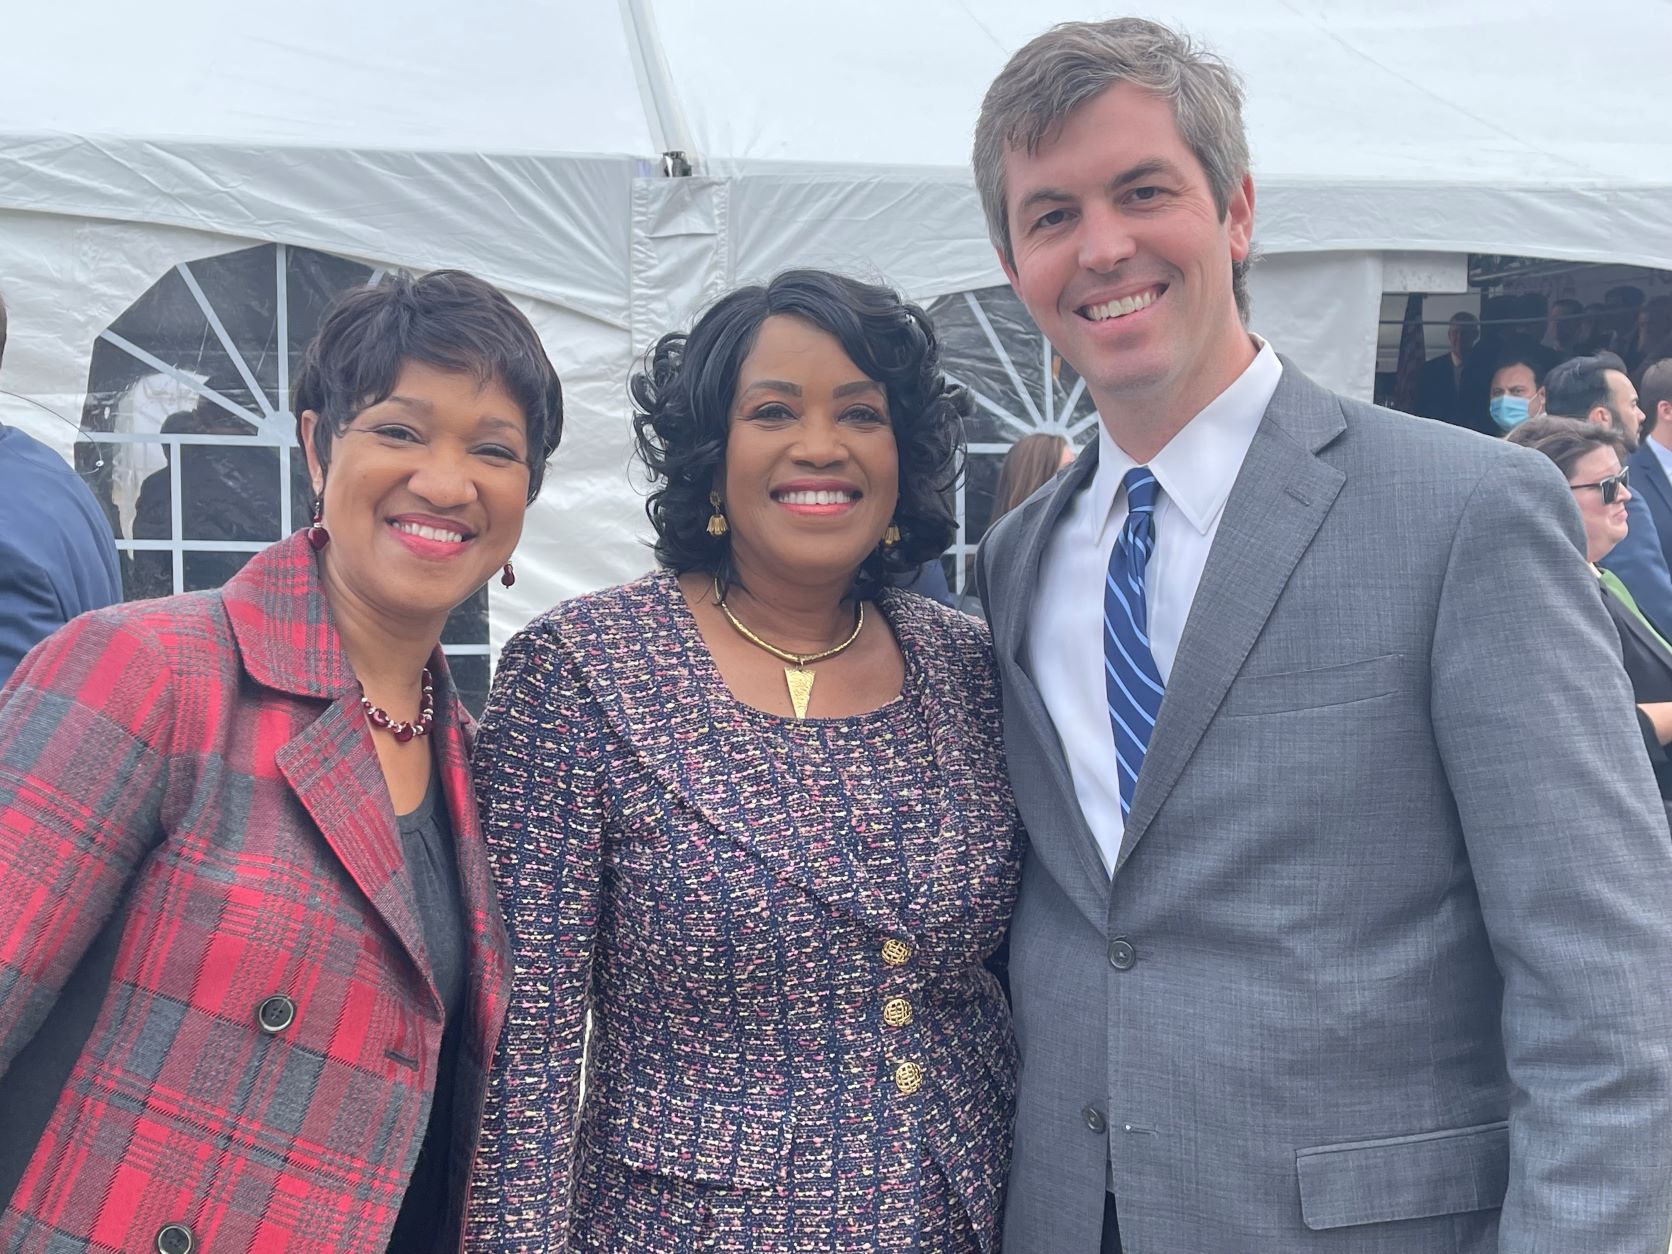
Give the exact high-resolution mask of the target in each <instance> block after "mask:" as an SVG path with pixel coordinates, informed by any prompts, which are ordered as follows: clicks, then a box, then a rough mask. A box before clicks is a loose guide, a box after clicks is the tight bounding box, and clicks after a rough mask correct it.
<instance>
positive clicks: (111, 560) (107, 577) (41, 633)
mask: <svg viewBox="0 0 1672 1254" xmlns="http://www.w3.org/2000/svg"><path fill="white" fill-rule="evenodd" d="M5 353H6V305H5V301H4V299H0V360H3V359H4V357H5ZM121 599H122V582H121V578H120V577H119V575H118V574H117V568H116V545H115V544H114V543H113V542H112V540H111V537H110V530H109V527H108V526H107V524H106V523H105V517H104V514H103V512H102V511H101V510H100V509H99V506H98V503H97V502H96V501H94V499H93V494H92V493H91V492H90V491H88V489H87V485H86V484H84V483H83V482H82V481H81V480H80V479H79V478H78V477H77V476H76V473H75V471H74V470H72V469H71V468H70V466H69V464H68V463H67V462H66V461H65V460H64V459H63V458H62V457H60V456H58V454H57V453H54V452H53V451H52V450H51V449H50V448H48V447H47V446H46V445H44V444H42V443H41V442H40V441H39V440H36V439H33V438H31V437H30V436H27V435H25V434H24V433H23V432H21V431H19V430H17V429H16V428H13V427H8V426H6V425H5V424H4V423H0V684H3V683H5V681H6V680H8V679H10V678H11V674H12V671H13V670H15V669H16V668H17V664H18V662H20V661H21V660H22V659H23V655H24V654H25V653H27V652H29V650H30V649H31V648H33V647H34V645H35V643H36V642H37V641H39V640H41V639H43V638H45V637H46V636H48V635H50V634H51V633H52V632H54V631H56V630H57V629H58V628H60V627H62V626H63V625H64V624H65V623H67V622H69V621H70V619H72V618H74V617H75V616H76V615H77V614H82V613H85V612H86V611H88V610H96V609H98V608H100V607H101V606H105V605H110V604H112V603H114V602H116V601H120V600H121Z"/></svg>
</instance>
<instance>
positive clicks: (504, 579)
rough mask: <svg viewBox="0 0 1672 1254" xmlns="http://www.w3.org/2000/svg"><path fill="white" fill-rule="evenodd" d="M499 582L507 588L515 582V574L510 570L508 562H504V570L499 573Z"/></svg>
mask: <svg viewBox="0 0 1672 1254" xmlns="http://www.w3.org/2000/svg"><path fill="white" fill-rule="evenodd" d="M499 582H500V583H502V584H504V585H505V586H506V587H507V588H509V587H510V586H511V585H512V584H514V583H516V582H517V572H516V571H514V570H512V569H511V563H510V562H506V563H505V569H504V570H503V571H501V572H500V575H499Z"/></svg>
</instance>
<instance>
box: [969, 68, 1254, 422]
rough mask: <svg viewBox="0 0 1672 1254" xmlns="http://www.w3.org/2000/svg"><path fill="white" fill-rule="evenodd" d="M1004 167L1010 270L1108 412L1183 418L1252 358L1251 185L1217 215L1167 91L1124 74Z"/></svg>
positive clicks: (1013, 152) (1246, 182)
mask: <svg viewBox="0 0 1672 1254" xmlns="http://www.w3.org/2000/svg"><path fill="white" fill-rule="evenodd" d="M1005 179H1006V207H1007V209H1008V212H1009V222H1010V232H1011V247H1012V251H1013V253H1014V261H1013V262H1007V263H1006V264H1005V273H1006V274H1007V275H1008V276H1009V278H1010V282H1011V285H1012V286H1013V287H1014V288H1015V289H1016V293H1017V295H1019V296H1020V297H1021V298H1022V303H1023V304H1025V305H1026V306H1027V308H1028V312H1029V313H1031V314H1032V315H1033V319H1034V321H1035V322H1036V323H1038V325H1039V328H1040V330H1042V331H1043V332H1044V333H1045V335H1046V338H1048V339H1049V340H1050V341H1051V343H1052V344H1053V345H1054V346H1055V347H1056V349H1057V351H1058V352H1060V353H1061V354H1062V355H1063V356H1064V357H1065V358H1067V359H1068V361H1069V363H1070V364H1072V365H1073V366H1074V368H1075V369H1076V370H1077V371H1079V373H1080V374H1081V375H1082V376H1084V378H1085V380H1086V386H1087V388H1088V390H1089V391H1090V392H1091V395H1092V399H1093V400H1094V401H1096V403H1097V407H1098V410H1099V412H1100V413H1101V414H1102V415H1103V416H1104V418H1105V420H1108V419H1109V417H1110V416H1111V415H1112V414H1117V413H1119V412H1120V411H1121V409H1122V408H1123V406H1124V405H1131V404H1138V405H1145V406H1149V407H1152V408H1162V407H1165V408H1167V409H1169V410H1172V411H1173V412H1175V413H1177V414H1180V415H1181V416H1182V417H1183V418H1188V417H1190V416H1192V415H1194V414H1195V413H1196V412H1197V411H1198V410H1200V409H1201V408H1202V406H1203V405H1205V404H1206V403H1207V402H1208V401H1209V400H1212V399H1213V398H1214V397H1215V396H1217V395H1218V394H1219V393H1220V392H1222V391H1223V390H1224V389H1225V388H1226V387H1227V386H1228V385H1229V384H1230V383H1231V381H1232V380H1234V379H1235V378H1236V376H1237V375H1238V374H1239V373H1240V372H1241V370H1242V369H1243V367H1244V366H1246V365H1247V363H1248V361H1249V360H1250V359H1251V357H1252V355H1253V350H1252V348H1251V346H1250V344H1249V340H1248V335H1247V332H1246V331H1244V330H1243V327H1242V322H1241V319H1240V318H1239V317H1238V316H1237V308H1236V300H1235V296H1234V295H1233V292H1232V286H1231V265H1232V263H1233V262H1234V261H1241V260H1243V259H1245V258H1246V257H1247V256H1248V250H1249V241H1250V237H1251V235H1252V231H1253V223H1254V185H1253V182H1252V181H1251V180H1250V179H1249V178H1247V177H1246V176H1245V177H1244V178H1243V180H1242V183H1241V184H1240V185H1239V186H1238V187H1237V188H1236V189H1235V191H1234V192H1233V193H1232V195H1231V199H1230V203H1229V205H1228V208H1227V212H1226V214H1225V215H1224V217H1223V218H1222V217H1221V215H1220V214H1219V211H1218V209H1217V207H1216V206H1215V204H1214V200H1213V194H1212V192H1211V191H1210V190H1209V187H1208V180H1207V175H1206V174H1205V173H1204V172H1203V170H1202V166H1201V163H1200V162H1199V161H1198V160H1197V159H1196V156H1195V154H1194V153H1192V152H1191V150H1190V148H1189V147H1188V146H1187V145H1186V144H1185V142H1184V139H1183V138H1182V137H1181V136H1180V135H1179V131H1178V126H1177V125H1176V123H1175V122H1174V120H1173V111H1172V107H1171V106H1170V105H1169V104H1168V103H1167V101H1166V100H1164V99H1163V98H1162V97H1160V96H1157V95H1155V94H1154V93H1153V92H1150V91H1148V90H1146V89H1144V88H1141V87H1136V86H1134V85H1132V84H1131V83H1117V84H1116V85H1115V86H1113V87H1111V88H1109V89H1108V90H1107V91H1105V92H1104V93H1103V94H1102V95H1100V96H1098V97H1096V98H1095V99H1093V100H1092V101H1091V102H1090V103H1088V104H1085V105H1082V106H1081V107H1080V108H1079V109H1077V110H1076V111H1075V112H1073V113H1071V114H1070V115H1069V116H1068V118H1067V119H1066V120H1065V121H1064V122H1063V124H1062V125H1061V126H1060V127H1059V128H1058V129H1057V131H1056V132H1054V133H1053V134H1052V135H1050V136H1049V137H1048V138H1047V139H1046V141H1045V142H1044V143H1043V144H1041V145H1040V147H1039V149H1038V150H1037V151H1036V152H1034V153H1032V154H1029V153H1027V152H1026V151H1024V150H1020V149H1016V148H1011V149H1009V150H1008V151H1007V153H1006V155H1005ZM1001 260H1003V258H1001Z"/></svg>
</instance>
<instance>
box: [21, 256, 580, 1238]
mask: <svg viewBox="0 0 1672 1254" xmlns="http://www.w3.org/2000/svg"><path fill="white" fill-rule="evenodd" d="M295 396H296V408H297V409H298V410H299V411H300V414H301V417H300V422H299V427H300V434H301V437H302V445H303V448H304V449H305V450H306V453H307V459H308V467H309V470H310V471H311V472H312V477H313V483H314V490H315V494H316V501H320V502H322V503H321V504H316V508H315V518H314V526H313V527H312V528H310V529H309V530H308V531H307V532H306V533H305V534H304V533H298V534H296V535H294V536H291V537H290V538H289V539H288V540H283V541H281V542H279V543H278V544H276V545H273V546H272V547H271V548H269V549H267V550H266V551H265V552H263V553H260V554H257V555H256V556H255V557H254V558H253V559H252V560H251V561H250V562H249V563H248V564H247V565H246V566H245V567H244V568H243V569H242V570H241V571H239V573H238V574H237V575H235V576H234V577H233V578H232V579H231V580H230V581H229V582H228V583H227V585H226V586H225V587H224V588H219V589H216V590H214V591H210V592H198V593H189V594H187V595H184V596H177V597H169V598H166V599H162V600H156V601H141V602H135V603H132V604H129V605H125V606H117V607H115V608H112V609H108V610H101V611H98V612H97V613H94V614H89V615H85V616H83V617H81V618H78V619H76V620H75V621H73V622H72V623H70V624H69V625H68V626H67V627H65V628H64V629H63V630H61V631H60V632H59V633H58V634H56V635H54V636H52V637H50V638H49V639H47V640H46V641H45V642H43V643H42V644H41V645H39V646H38V647H37V648H36V649H35V650H34V651H33V652H32V653H31V654H30V655H29V656H28V657H27V658H25V660H24V662H23V665H22V666H21V667H20V668H19V670H18V671H17V673H16V674H15V675H14V676H13V678H12V681H11V683H10V685H9V686H8V687H7V688H6V689H5V691H4V692H3V693H0V1133H3V1135H0V1250H5V1251H7V1252H8V1254H78V1252H85V1254H115V1252H117V1251H121V1252H123V1254H131V1252H134V1251H153V1250H154V1251H158V1252H159V1254H193V1252H194V1251H211V1252H224V1254H243V1252H244V1251H265V1250H287V1251H296V1252H299V1254H301V1252H307V1254H344V1252H345V1251H356V1252H373V1254H375V1252H377V1251H382V1250H385V1249H391V1250H396V1251H399V1252H400V1254H410V1252H413V1251H419V1250H437V1251H439V1250H444V1249H448V1248H451V1249H455V1250H456V1249H457V1248H458V1247H459V1243H460V1240H461V1235H462V1234H461V1223H460V1219H461V1215H462V1197H461V1196H460V1195H461V1193H462V1191H463V1188H464V1184H465V1175H466V1173H465V1172H464V1171H463V1170H462V1168H461V1167H455V1166H454V1164H455V1163H459V1164H462V1163H463V1162H465V1161H468V1157H469V1155H470V1153H471V1151H472V1149H473V1147H474V1145H475V1141H476V1133H477V1126H478V1123H477V1121H478V1118H479V1112H480V1110H481V1102H482V1093H483V1089H484V1087H485V1079H486V1073H487V1062H488V1059H489V1057H490V1056H491V1053H492V1050H493V1045H494V1042H495V1041H496V1040H497V1039H498V1036H499V1030H500V1024H501V1022H502V1020H503V1017H504V1013H505V1005H506V1000H507V996H508V993H509V985H510V979H509V976H510V963H509V959H508V955H507V951H506V941H505V935H504V929H503V925H502V924H501V922H500V919H499V913H498V909H497V902H496V898H495V894H494V891H493V887H492V884H491V881H490V874H491V873H490V870H489V867H488V858H487V853H486V851H485V850H484V849H483V848H482V845H481V838H480V832H479V829H478V827H477V825H476V813H475V806H474V798H473V796H472V792H471V786H470V777H469V767H468V761H467V757H468V748H467V744H466V740H467V731H468V723H469V720H468V716H467V715H466V714H465V713H464V709H463V707H462V705H460V704H459V702H458V700H457V698H456V696H455V693H454V690H453V687H452V684H451V683H450V682H449V679H448V676H447V669H446V666H445V664H444V662H443V659H442V655H441V651H440V647H439V644H438V641H439V639H440V634H441V627H442V624H443V622H444V621H445V620H446V618H447V615H448V613H449V611H451V610H452V609H453V607H454V606H455V605H456V604H458V603H459V602H461V601H463V600H465V599H466V598H468V597H470V596H471V595H473V594H474V593H475V592H476V590H477V589H478V588H479V587H480V586H481V585H482V583H483V582H484V581H485V580H486V579H487V578H488V576H489V575H490V574H491V573H494V572H495V571H497V570H498V569H499V568H500V566H501V565H502V564H503V563H504V562H505V561H506V559H507V558H508V557H509V556H510V554H511V551H512V549H513V548H514V547H515V545H516V542H517V538H518V535H519V534H520V532H521V530H522V521H523V513H524V510H525V507H526V504H527V502H528V500H529V499H530V498H531V497H532V495H533V493H534V491H535V490H536V489H537V488H538V487H539V482H540V475H541V468H542V466H543V463H544V460H545V457H546V455H547V453H548V452H549V451H550V448H551V446H552V445H554V444H555V443H556V440H557V436H558V433H559V431H560V430H561V422H562V407H561V406H562V402H561V395H560V392H559V389H558V382H557V376H556V374H555V373H554V372H553V371H552V368H551V363H550V362H549V361H548V360H547V359H546V356H545V353H544V351H543V350H542V349H541V347H540V342H539V340H538V338H537V337H536V336H535V334H534V330H533V328H532V327H531V326H530V325H529V324H528V321H527V319H525V318H524V317H523V316H522V315H521V314H520V313H519V312H518V311H517V310H516V308H515V307H514V306H512V305H511V303H510V302H509V301H507V300H506V299H505V297H503V296H502V295H500V294H499V293H498V292H496V291H494V290H493V289H492V288H490V287H489V286H488V285H487V284H485V283H483V282H481V281H480V280H478V279H474V278H471V277H470V276H469V275H463V274H458V273H456V272H454V273H449V272H440V273H436V274H431V275H426V276H424V277H423V278H420V279H410V278H407V277H405V276H401V277H398V278H397V279H395V280H394V281H392V282H390V283H388V284H386V285H383V286H380V287H375V288H363V289H359V290H357V291H355V292H353V293H351V294H349V295H348V296H346V297H345V298H343V299H342V300H341V301H340V302H339V303H338V304H337V305H336V306H335V307H334V308H333V310H332V311H331V312H330V313H329V314H328V315H327V317H326V320H325V323H324V327H323V329H322V331H321V333H320V336H319V338H318V340H316V341H315V343H314V345H313V346H312V347H310V349H309V351H308V354H307V356H306V358H305V360H304V362H303V365H302V370H301V371H300V373H299V375H298V377H297V386H296V393H295ZM409 1182H410V1187H409Z"/></svg>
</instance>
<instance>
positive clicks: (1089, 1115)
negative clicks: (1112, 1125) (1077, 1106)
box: [1080, 1106, 1109, 1132]
mask: <svg viewBox="0 0 1672 1254" xmlns="http://www.w3.org/2000/svg"><path fill="white" fill-rule="evenodd" d="M1080 1118H1082V1119H1084V1120H1085V1121H1086V1127H1088V1128H1090V1129H1091V1130H1092V1131H1093V1132H1107V1131H1108V1130H1109V1124H1108V1121H1107V1120H1105V1119H1104V1118H1103V1112H1102V1111H1101V1110H1099V1109H1098V1108H1097V1107H1096V1106H1087V1107H1086V1108H1085V1109H1084V1110H1082V1111H1081V1112H1080Z"/></svg>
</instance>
